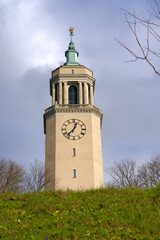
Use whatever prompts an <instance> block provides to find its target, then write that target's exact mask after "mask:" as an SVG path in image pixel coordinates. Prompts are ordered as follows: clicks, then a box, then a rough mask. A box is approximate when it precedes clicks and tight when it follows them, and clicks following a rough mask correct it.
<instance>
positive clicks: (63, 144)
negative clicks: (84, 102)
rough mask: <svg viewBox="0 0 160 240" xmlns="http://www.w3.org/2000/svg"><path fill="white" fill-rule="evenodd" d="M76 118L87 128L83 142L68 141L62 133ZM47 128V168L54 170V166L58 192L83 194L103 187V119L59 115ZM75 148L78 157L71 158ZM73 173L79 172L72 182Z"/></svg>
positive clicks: (70, 114)
mask: <svg viewBox="0 0 160 240" xmlns="http://www.w3.org/2000/svg"><path fill="white" fill-rule="evenodd" d="M73 118H74V119H79V120H81V121H83V122H84V124H85V125H86V128H87V131H86V134H85V136H84V137H82V138H81V139H80V140H68V139H67V138H65V137H64V136H63V134H62V132H61V127H62V125H63V123H64V122H65V121H66V120H68V119H73ZM46 125H47V133H46V135H47V134H48V135H50V136H49V137H48V138H46V150H48V151H49V152H50V154H48V155H46V166H48V167H49V168H50V169H54V167H53V166H54V165H55V169H54V171H55V179H56V180H58V181H57V184H56V186H55V188H56V189H64V190H67V189H72V190H78V189H79V190H80V189H90V188H97V187H100V186H102V185H103V165H102V149H101V132H100V118H99V117H98V116H95V114H93V113H56V114H55V115H54V116H53V117H52V118H50V119H48V120H47V124H46ZM51 135H52V136H51ZM51 142H52V143H51ZM73 148H75V149H76V156H75V157H73V156H72V151H73ZM54 162H55V164H54ZM73 169H76V173H77V177H76V178H73ZM49 186H53V184H51V185H49ZM47 188H48V187H47Z"/></svg>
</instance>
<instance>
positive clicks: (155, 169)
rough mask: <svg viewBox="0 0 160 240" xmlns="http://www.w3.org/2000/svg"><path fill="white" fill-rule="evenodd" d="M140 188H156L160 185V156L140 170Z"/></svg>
mask: <svg viewBox="0 0 160 240" xmlns="http://www.w3.org/2000/svg"><path fill="white" fill-rule="evenodd" d="M138 175H139V184H140V187H155V186H157V185H159V184H160V155H157V156H155V157H153V158H152V159H151V161H150V162H147V163H145V164H143V165H142V166H141V167H140V168H139V170H138Z"/></svg>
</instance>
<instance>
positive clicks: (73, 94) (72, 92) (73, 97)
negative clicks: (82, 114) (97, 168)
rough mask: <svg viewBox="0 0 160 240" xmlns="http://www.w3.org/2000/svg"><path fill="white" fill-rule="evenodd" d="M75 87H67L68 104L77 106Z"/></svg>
mask: <svg viewBox="0 0 160 240" xmlns="http://www.w3.org/2000/svg"><path fill="white" fill-rule="evenodd" d="M77 97H78V96H77V87H75V86H73V85H71V86H70V87H69V104H77V103H78V102H77Z"/></svg>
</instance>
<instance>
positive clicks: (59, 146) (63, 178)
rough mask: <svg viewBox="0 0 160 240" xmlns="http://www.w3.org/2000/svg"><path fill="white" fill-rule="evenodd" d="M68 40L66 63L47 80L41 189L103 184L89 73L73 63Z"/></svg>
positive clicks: (99, 120) (97, 113)
mask: <svg viewBox="0 0 160 240" xmlns="http://www.w3.org/2000/svg"><path fill="white" fill-rule="evenodd" d="M73 30H74V29H73V28H70V43H69V47H68V50H67V51H66V52H65V56H66V63H65V64H64V65H62V66H60V67H58V68H57V69H55V70H54V71H52V77H51V79H50V95H51V96H52V106H51V107H49V108H47V109H46V110H45V114H44V132H45V134H46V146H45V169H46V179H47V181H46V182H47V183H46V186H45V189H48V190H49V189H63V190H67V189H72V190H85V189H91V188H99V187H103V184H104V182H103V162H102V145H101V124H102V113H101V111H100V109H98V108H97V107H95V106H94V86H95V79H94V78H93V72H92V71H91V70H89V69H88V68H86V67H85V66H83V65H80V64H79V63H78V62H77V58H78V55H79V53H78V51H76V49H75V46H74V43H73Z"/></svg>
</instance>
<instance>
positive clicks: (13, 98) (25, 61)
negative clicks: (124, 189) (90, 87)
mask: <svg viewBox="0 0 160 240" xmlns="http://www.w3.org/2000/svg"><path fill="white" fill-rule="evenodd" d="M152 6H153V0H134V1H128V0H114V1H110V0H85V1H84V0H81V1H75V0H74V1H73V0H67V1H66V0H45V1H44V0H34V1H33V0H0V36H1V37H0V63H1V64H0V74H1V75H0V111H1V114H0V116H1V117H0V157H5V158H7V159H12V160H14V161H17V162H18V163H20V164H22V165H24V166H25V167H26V168H28V167H29V165H30V164H31V163H32V162H33V161H34V159H37V160H38V161H41V162H44V161H45V135H44V132H43V113H44V110H45V109H46V108H48V107H49V106H51V96H50V94H49V79H50V77H51V71H52V70H54V69H55V68H57V67H58V66H60V65H62V64H63V63H64V62H65V55H64V53H65V51H66V50H67V48H68V44H69V31H68V29H69V27H74V28H75V31H74V34H75V35H74V42H75V47H76V49H77V50H78V51H79V58H78V61H79V63H80V64H82V65H84V66H86V67H88V68H89V69H91V70H92V71H93V74H94V78H95V79H96V86H95V92H94V99H95V106H96V107H98V108H100V109H101V110H102V113H103V124H102V149H103V165H104V179H105V180H106V179H107V176H106V172H105V170H106V169H108V168H110V167H111V166H112V164H114V162H115V161H121V160H122V159H132V160H135V161H136V162H137V164H141V163H143V162H146V161H149V160H150V158H151V157H153V156H155V155H157V154H160V107H159V103H160V94H159V92H160V77H159V76H157V75H156V74H155V73H154V72H153V70H152V69H151V68H150V67H149V66H148V65H147V64H146V63H145V62H143V61H142V62H141V61H138V62H135V63H131V62H127V61H129V60H131V59H132V57H131V56H130V55H129V53H128V52H126V51H125V50H124V49H123V48H122V47H121V46H120V45H119V44H118V43H117V41H116V40H115V38H117V39H119V40H121V41H123V42H125V43H126V44H127V45H128V46H129V47H131V48H132V49H134V50H136V51H138V48H137V45H136V43H135V40H134V37H133V36H132V34H131V32H130V31H129V28H128V26H127V24H126V22H125V17H124V13H123V11H122V10H121V8H124V9H127V10H129V11H132V10H133V9H135V10H136V12H137V13H138V14H141V13H142V14H147V9H150V8H151V7H152ZM138 31H139V33H140V34H141V37H142V40H143V39H144V38H145V32H144V29H139V30H138ZM151 43H152V44H153V42H152V40H151ZM154 46H155V45H154ZM157 48H158V46H157ZM154 61H155V64H158V62H157V61H156V60H154Z"/></svg>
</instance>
